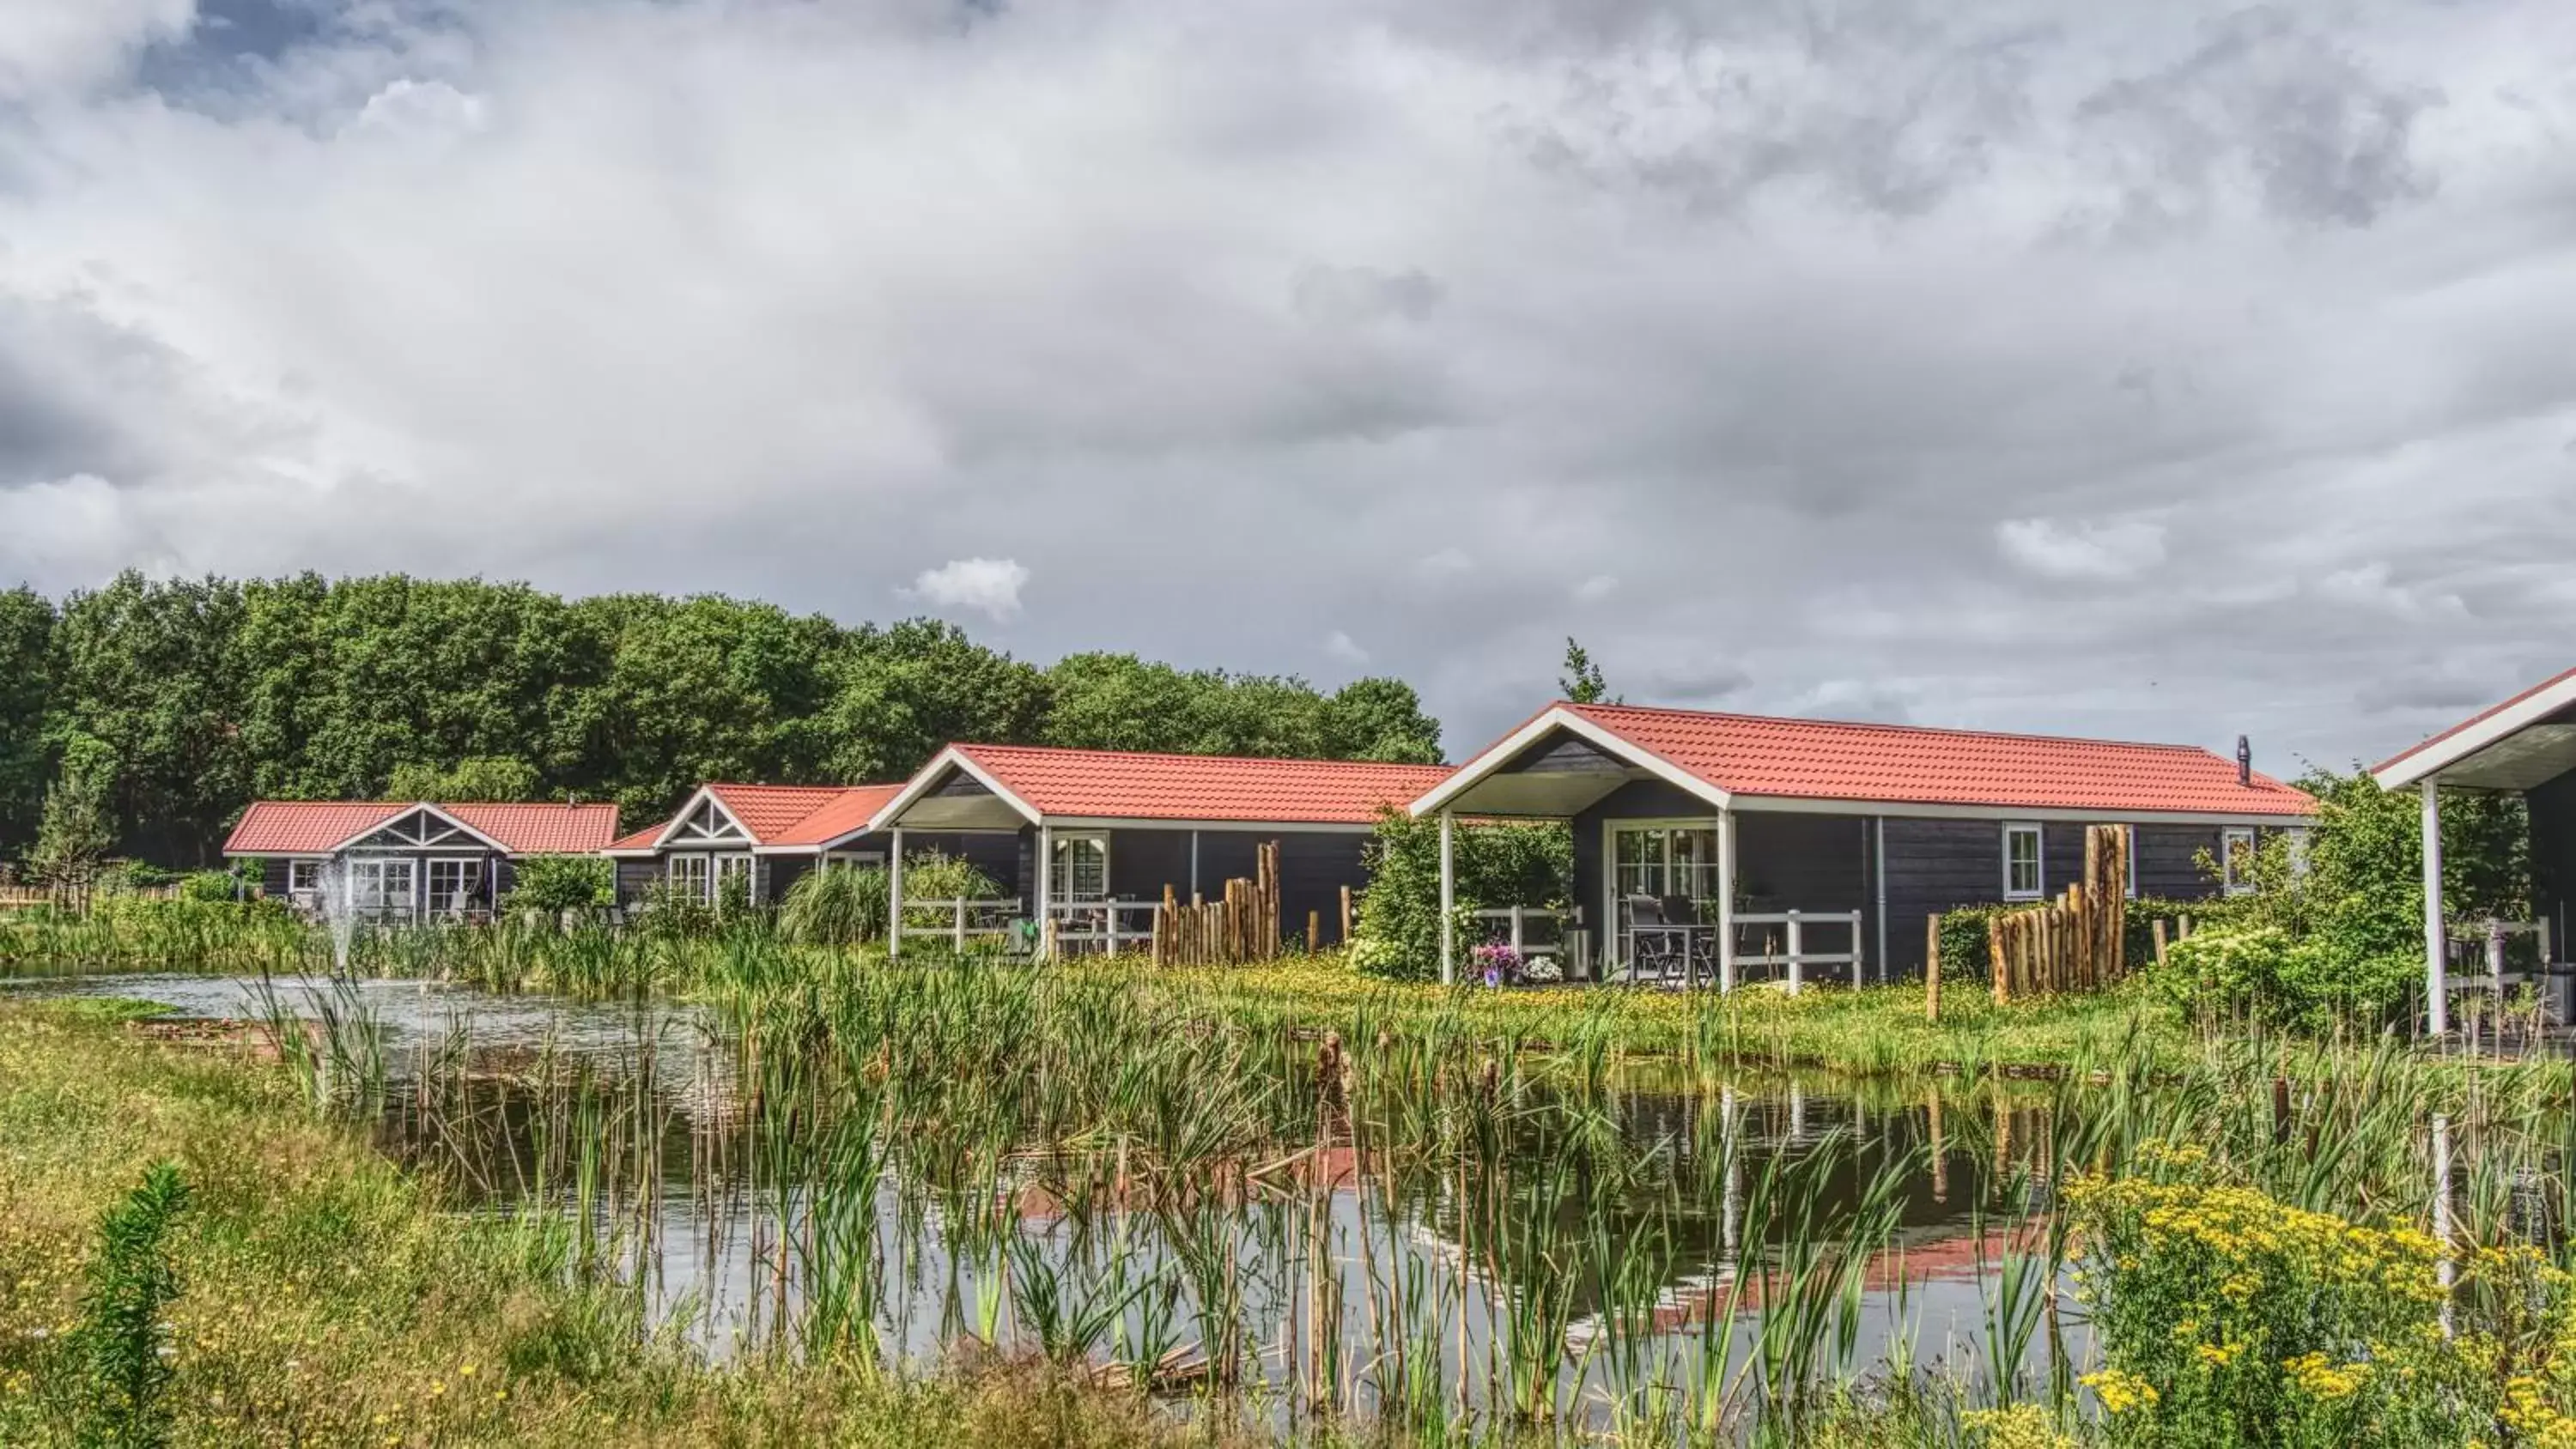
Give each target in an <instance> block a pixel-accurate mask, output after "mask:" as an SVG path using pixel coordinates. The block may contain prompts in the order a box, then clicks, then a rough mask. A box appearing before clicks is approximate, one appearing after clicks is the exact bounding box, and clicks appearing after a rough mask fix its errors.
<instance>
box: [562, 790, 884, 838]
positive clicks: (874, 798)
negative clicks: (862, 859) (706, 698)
mask: <svg viewBox="0 0 2576 1449" xmlns="http://www.w3.org/2000/svg"><path fill="white" fill-rule="evenodd" d="M902 788H903V787H902V786H901V785H735V784H723V783H717V784H710V785H708V786H707V787H706V793H708V794H709V795H712V796H714V797H715V800H716V803H717V804H719V805H722V806H723V807H724V808H725V812H726V813H727V814H729V815H731V816H733V818H734V819H735V820H736V821H738V822H740V823H741V825H742V828H743V829H744V830H746V831H749V832H750V833H751V841H752V844H754V845H777V846H793V845H825V844H829V843H830V842H832V841H835V840H838V839H840V838H841V837H842V836H845V835H848V834H850V833H852V832H853V831H859V830H864V829H866V828H867V824H868V822H869V821H870V820H871V819H873V818H875V816H876V813H877V811H878V809H880V808H881V807H883V806H884V804H885V803H886V802H887V801H888V800H891V799H893V798H894V795H895V792H896V791H898V790H900V789H902ZM690 798H691V803H692V804H694V803H695V800H696V797H695V796H692V797H690ZM681 808H682V809H683V810H684V811H685V810H686V809H687V808H688V806H682V807H681ZM670 826H671V822H670V821H664V822H663V823H661V824H659V825H655V826H652V827H650V828H648V829H644V830H639V831H637V832H635V833H634V834H633V835H629V836H626V837H624V838H622V839H620V840H618V841H617V842H616V843H615V844H613V845H611V846H609V847H608V848H609V849H611V850H650V849H652V848H653V842H654V841H656V840H658V839H660V838H661V835H662V832H663V831H665V830H667V829H669V828H670Z"/></svg>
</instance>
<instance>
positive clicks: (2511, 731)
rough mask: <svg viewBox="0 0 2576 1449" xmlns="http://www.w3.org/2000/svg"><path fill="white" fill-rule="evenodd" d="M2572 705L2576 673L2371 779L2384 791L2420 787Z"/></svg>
mask: <svg viewBox="0 0 2576 1449" xmlns="http://www.w3.org/2000/svg"><path fill="white" fill-rule="evenodd" d="M2571 704H2576V670H2570V671H2568V672H2567V673H2565V674H2562V675H2560V676H2559V677H2558V678H2556V679H2554V680H2551V681H2550V682H2548V683H2546V684H2543V685H2541V686H2540V687H2538V688H2536V689H2534V690H2532V691H2531V692H2529V693H2528V694H2525V695H2524V696H2523V697H2522V698H2520V699H2517V700H2515V701H2514V702H2513V703H2511V704H2508V705H2506V706H2504V707H2503V708H2501V709H2498V710H2497V711H2496V712H2495V713H2493V714H2490V715H2488V716H2487V717H2486V718H2484V719H2481V720H2478V721H2476V722H2474V723H2472V724H2468V725H2463V726H2460V727H2458V728H2457V729H2456V730H2455V731H2454V732H2453V733H2451V734H2447V735H2437V736H2435V737H2434V738H2432V739H2429V740H2426V741H2424V742H2423V743H2422V744H2419V745H2417V746H2415V747H2414V748H2413V749H2411V750H2408V751H2406V752H2405V753H2404V754H2401V755H2399V756H2397V757H2396V758H2395V759H2392V760H2390V761H2388V762H2387V763H2386V764H2384V765H2381V766H2380V767H2379V768H2377V769H2375V770H2373V771H2371V772H2370V778H2372V779H2374V780H2376V781H2378V782H2379V788H2381V789H2383V790H2402V789H2404V788H2406V787H2407V786H2409V785H2414V784H2420V783H2422V782H2423V781H2424V780H2425V779H2427V778H2429V777H2432V776H2435V775H2439V774H2441V773H2442V772H2443V771H2444V770H2447V769H2449V768H2450V767H2451V766H2453V765H2456V764H2458V763H2460V762H2461V761H2462V760H2465V759H2467V758H2468V757H2470V756H2471V755H2474V754H2476V753H2478V752H2479V751H2481V750H2483V749H2486V748H2487V747H2488V746H2490V745H2493V744H2495V743H2497V742H2498V741H2501V740H2503V739H2505V738H2506V737H2508V736H2511V735H2515V734H2519V733H2521V732H2522V731H2523V730H2525V729H2528V728H2530V727H2531V726H2533V725H2535V724H2538V723H2539V722H2540V721H2542V720H2544V719H2547V718H2548V717H2549V716H2551V715H2553V714H2556V713H2557V712H2558V711H2560V710H2562V709H2565V708H2566V707H2568V706H2569V705H2571Z"/></svg>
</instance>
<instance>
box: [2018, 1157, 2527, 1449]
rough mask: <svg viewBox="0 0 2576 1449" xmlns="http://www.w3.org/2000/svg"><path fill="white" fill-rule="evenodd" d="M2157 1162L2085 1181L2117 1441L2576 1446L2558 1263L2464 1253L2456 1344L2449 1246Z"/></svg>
mask: <svg viewBox="0 0 2576 1449" xmlns="http://www.w3.org/2000/svg"><path fill="white" fill-rule="evenodd" d="M2195 1151H2196V1149H2188V1148H2186V1149H2182V1150H2180V1151H2179V1152H2175V1153H2168V1154H2165V1161H2166V1163H2167V1164H2170V1165H2177V1166H2182V1167H2188V1166H2190V1165H2191V1163H2190V1160H2189V1159H2190V1157H2191V1156H2192V1155H2193V1154H2194V1152H2195ZM2149 1158H2150V1160H2149V1162H2148V1164H2147V1166H2148V1169H2149V1173H2148V1175H2146V1176H2138V1177H2126V1178H2118V1179H2105V1178H2100V1177H2093V1178H2087V1179H2084V1180H2082V1181H2079V1182H2077V1183H2075V1184H2073V1185H2072V1186H2070V1188H2069V1189H2068V1200H2069V1202H2070V1203H2071V1204H2072V1206H2073V1207H2074V1208H2075V1210H2076V1212H2077V1214H2078V1217H2079V1220H2080V1221H2081V1222H2082V1224H2083V1226H2084V1230H2085V1234H2086V1243H2087V1248H2086V1256H2085V1261H2084V1264H2083V1266H2082V1267H2081V1268H2080V1269H2079V1271H2078V1275H2077V1276H2078V1291H2079V1294H2080V1296H2081V1297H2082V1298H2083V1300H2084V1301H2085V1302H2086V1304H2087V1305H2088V1306H2089V1307H2090V1308H2091V1310H2092V1314H2093V1321H2094V1324H2095V1328H2096V1331H2097V1332H2098V1333H2099V1334H2100V1338H2101V1343H2102V1346H2103V1349H2104V1352H2105V1356H2106V1360H2107V1364H2108V1366H2107V1367H2106V1368H2105V1369H2104V1370H2103V1371H2101V1372H2099V1373H2094V1374H2088V1375H2086V1376H2085V1377H2084V1379H2083V1382H2084V1384H2085V1386H2086V1387H2088V1388H2090V1389H2091V1390H2092V1391H2093V1393H2094V1396H2095V1398H2096V1399H2097V1400H2098V1401H2099V1402H2100V1404H2101V1406H2102V1410H2103V1412H2104V1414H2105V1416H2106V1420H2107V1431H2108V1438H2109V1441H2110V1442H2111V1443H2112V1444H2115V1445H2201V1444H2213V1445H2216V1444H2277V1445H2284V1446H2320V1449H2321V1446H2338V1449H2340V1446H2346V1445H2359V1444H2409V1445H2467V1444H2471V1443H2481V1442H2482V1443H2493V1442H2496V1438H2497V1436H2496V1426H2497V1425H2498V1424H2499V1423H2504V1424H2508V1425H2512V1426H2515V1427H2517V1428H2518V1429H2519V1430H2520V1432H2522V1433H2524V1434H2526V1435H2529V1436H2530V1437H2531V1438H2532V1439H2535V1440H2537V1441H2539V1442H2544V1443H2559V1442H2565V1443H2569V1444H2576V1419H2570V1418H2566V1417H2564V1411H2565V1409H2566V1407H2567V1406H2568V1405H2570V1404H2571V1403H2576V1394H2571V1390H2576V1364H2570V1363H2569V1361H2568V1358H2567V1356H2566V1354H2565V1353H2562V1352H2560V1351H2558V1350H2557V1348H2556V1345H2557V1344H2558V1343H2559V1341H2560V1340H2562V1339H2567V1340H2568V1349H2569V1351H2576V1318H2571V1315H2570V1312H2569V1307H2570V1304H2569V1294H2568V1287H2569V1281H2568V1279H2567V1277H2566V1275H2564V1274H2562V1273H2560V1272H2559V1271H2558V1270H2557V1269H2555V1268H2553V1267H2551V1266H2549V1264H2548V1263H2547V1262H2546V1261H2545V1260H2544V1259H2543V1258H2542V1257H2541V1256H2540V1255H2539V1254H2538V1253H2536V1252H2534V1251H2532V1250H2530V1249H2515V1250H2511V1251H2507V1250H2501V1249H2481V1250H2477V1251H2475V1252H2464V1253H2459V1254H2457V1255H2456V1259H2457V1261H2456V1262H2455V1264H2454V1269H2455V1272H2456V1275H2457V1279H2458V1286H2457V1287H2456V1288H2455V1289H2454V1290H2453V1291H2452V1293H2451V1294H2450V1299H2451V1302H2452V1305H2453V1325H2454V1333H2453V1336H2451V1337H2447V1338H2446V1337H2445V1336H2444V1333H2443V1325H2442V1317H2441V1310H2442V1304H2443V1301H2444V1298H2445V1294H2444V1290H2443V1287H2442V1283H2441V1266H2442V1263H2443V1260H2444V1258H2445V1257H2446V1256H2453V1255H2452V1254H2449V1253H2447V1252H2446V1250H2445V1249H2444V1247H2443V1246H2442V1244H2440V1243H2439V1242H2437V1241H2435V1240H2434V1239H2433V1238H2431V1237H2429V1236H2427V1235H2426V1234H2424V1233H2421V1232H2417V1231H2415V1230H2413V1229H2411V1228H2372V1227H2363V1226H2358V1225H2356V1224H2353V1223H2349V1222H2346V1221H2344V1220H2343V1219H2341V1218H2337V1217H2333V1216H2330V1215H2328V1214H2325V1213H2316V1212H2306V1211H2302V1210H2300V1209H2297V1208H2293V1207H2291V1206H2289V1205H2287V1204H2285V1203H2282V1202H2279V1201H2276V1200H2275V1199H2273V1198H2270V1197H2267V1196H2265V1195H2264V1194H2262V1193H2259V1192H2256V1191H2253V1190H2252V1189H2249V1188H2241V1187H2203V1186H2195V1185H2189V1184H2183V1183H2173V1182H2159V1181H2156V1180H2154V1177H2155V1176H2156V1175H2158V1174H2157V1172H2156V1168H2157V1166H2158V1164H2157V1163H2156V1162H2155V1161H2154V1154H2152V1153H2151V1154H2149ZM2524 1426H2528V1427H2524ZM2553 1433H2565V1434H2567V1435H2568V1436H2569V1437H2568V1438H2567V1439H2565V1440H2564V1441H2561V1440H2559V1439H2555V1438H2550V1437H2548V1436H2549V1435H2550V1434H2553ZM2507 1442H2511V1441H2510V1440H2508V1441H2507Z"/></svg>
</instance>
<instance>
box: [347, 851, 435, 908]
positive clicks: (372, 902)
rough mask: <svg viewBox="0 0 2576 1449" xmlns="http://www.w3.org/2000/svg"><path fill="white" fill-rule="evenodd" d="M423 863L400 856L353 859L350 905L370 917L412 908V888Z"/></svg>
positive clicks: (349, 870) (350, 873)
mask: <svg viewBox="0 0 2576 1449" xmlns="http://www.w3.org/2000/svg"><path fill="white" fill-rule="evenodd" d="M419 868H420V864H419V862H417V861H413V860H406V859H403V858H401V857H399V856H379V857H375V858H372V859H370V858H365V857H361V858H358V859H354V860H351V861H350V862H349V865H348V872H349V906H350V908H351V909H353V910H358V911H364V912H367V913H369V914H371V915H395V914H402V913H405V912H408V911H410V910H411V908H412V898H413V890H412V888H413V885H414V883H415V881H416V880H417V878H418V874H419Z"/></svg>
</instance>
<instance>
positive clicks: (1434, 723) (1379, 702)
mask: <svg viewBox="0 0 2576 1449" xmlns="http://www.w3.org/2000/svg"><path fill="white" fill-rule="evenodd" d="M1323 753H1324V755H1325V756H1327V757H1328V758H1334V759H1353V760H1384V761H1387V762H1389V763H1391V764H1402V765H1436V764H1439V763H1440V760H1441V755H1440V721H1438V720H1436V719H1433V718H1432V717H1431V716H1430V715H1429V714H1428V713H1426V712H1425V711H1424V710H1423V708H1422V696H1420V695H1418V694H1416V693H1414V692H1413V686H1412V685H1410V684H1407V683H1405V682H1404V681H1403V680H1401V679H1354V680H1352V681H1351V682H1350V683H1348V684H1345V685H1343V686H1342V687H1341V688H1340V689H1338V690H1335V691H1334V692H1333V696H1332V698H1331V699H1329V700H1327V701H1325V705H1324V741H1323Z"/></svg>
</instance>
